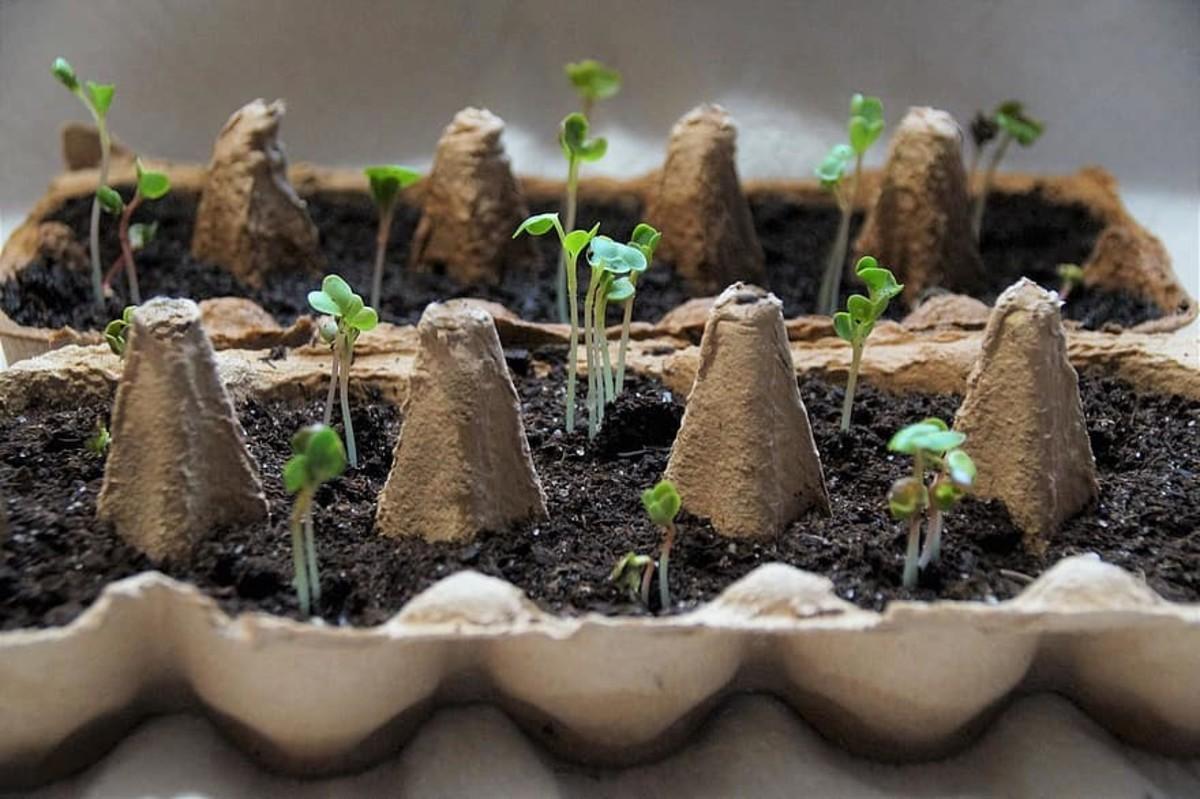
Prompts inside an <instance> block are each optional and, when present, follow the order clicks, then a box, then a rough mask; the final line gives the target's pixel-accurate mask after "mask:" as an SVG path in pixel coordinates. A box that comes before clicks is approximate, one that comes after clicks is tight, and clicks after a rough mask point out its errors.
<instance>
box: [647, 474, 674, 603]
mask: <svg viewBox="0 0 1200 799" xmlns="http://www.w3.org/2000/svg"><path fill="white" fill-rule="evenodd" d="M642 505H643V506H644V507H645V508H646V513H647V515H649V516H650V521H652V522H654V523H655V524H656V525H658V526H659V527H661V528H662V530H663V540H662V549H661V550H660V551H659V555H658V602H659V605H661V606H662V610H663V612H666V611H667V610H669V609H670V607H671V589H670V586H669V583H668V578H667V568H668V566H669V564H670V560H671V547H672V546H674V544H675V517H676V516H678V515H679V507H680V505H681V502H680V499H679V492H678V491H676V490H675V484H674V483H672V482H671V481H670V480H660V481H659V482H658V485H656V486H654V488H647V489H646V490H645V491H643V492H642Z"/></svg>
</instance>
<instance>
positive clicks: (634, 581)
mask: <svg viewBox="0 0 1200 799" xmlns="http://www.w3.org/2000/svg"><path fill="white" fill-rule="evenodd" d="M653 576H654V559H653V558H651V557H650V556H649V555H639V554H637V553H636V552H626V553H625V554H624V555H623V556H622V557H621V559H620V560H618V561H617V565H616V566H614V567H613V570H612V572H610V573H609V575H608V579H609V582H614V583H617V584H618V585H620V586H621V587H622V588H624V589H625V593H626V594H627V595H628V596H629V601H630V602H638V601H640V602H641V603H642V604H643V605H644V606H646V608H649V607H650V583H651V580H652V578H653Z"/></svg>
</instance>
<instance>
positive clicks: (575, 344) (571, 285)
mask: <svg viewBox="0 0 1200 799" xmlns="http://www.w3.org/2000/svg"><path fill="white" fill-rule="evenodd" d="M551 230H553V231H554V232H555V233H557V234H558V241H559V244H561V245H562V263H563V264H565V266H566V275H567V299H568V301H569V308H568V317H569V320H570V324H571V340H570V344H569V348H568V350H567V352H568V356H567V413H566V425H567V432H568V433H573V432H575V382H576V374H577V372H578V371H579V368H578V366H577V364H576V361H577V360H578V359H577V358H576V357H575V353H576V351H577V350H578V349H579V289H578V286H579V274H578V272H579V270H578V263H579V253H581V252H583V248H584V247H586V246H587V245H588V243H589V242H591V240H592V239H593V238H594V237H595V235H596V232H597V231H598V230H600V224H599V223H597V224H596V225H595V226H594V227H592V229H591V230H572V231H571V232H569V233H568V232H566V231H565V230H564V229H563V226H562V223H561V222H559V220H558V214H553V213H551V214H535V215H534V216H531V217H529V218H528V219H526V220H525V221H524V222H522V223H521V224H520V226H519V227H518V228H517V230H516V232H514V233H513V238H514V239H515V238H516V237H517V236H520V235H521V234H522V233H528V234H529V235H531V236H542V235H545V234H546V233H549V232H550V231H551Z"/></svg>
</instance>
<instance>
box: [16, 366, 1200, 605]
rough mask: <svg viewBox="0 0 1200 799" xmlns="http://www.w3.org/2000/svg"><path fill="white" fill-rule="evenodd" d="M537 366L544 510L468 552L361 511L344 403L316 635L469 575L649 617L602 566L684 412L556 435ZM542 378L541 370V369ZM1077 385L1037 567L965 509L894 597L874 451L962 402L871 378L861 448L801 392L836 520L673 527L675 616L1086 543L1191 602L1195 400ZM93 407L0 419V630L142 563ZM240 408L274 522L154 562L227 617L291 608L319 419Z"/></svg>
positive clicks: (943, 585)
mask: <svg viewBox="0 0 1200 799" xmlns="http://www.w3.org/2000/svg"><path fill="white" fill-rule="evenodd" d="M539 355H540V354H539V353H534V354H533V355H532V356H530V354H528V353H523V352H522V353H514V354H513V360H514V361H515V362H516V363H521V364H524V365H525V366H526V372H527V376H524V377H518V378H517V386H518V391H519V393H520V396H521V400H522V406H523V412H524V419H525V425H526V430H527V433H528V436H529V442H530V445H531V447H532V450H533V455H534V459H535V463H536V466H537V470H538V473H539V475H540V477H541V480H542V483H543V487H544V489H545V492H546V500H547V506H548V507H549V509H550V518H549V519H547V520H542V521H536V522H528V523H525V524H521V525H517V526H516V527H515V528H513V529H510V530H506V531H497V532H489V533H484V534H482V535H480V536H479V537H478V538H477V539H476V540H475V541H473V542H470V543H465V544H428V543H425V542H424V541H421V540H419V539H411V538H404V539H399V540H390V539H384V538H382V537H380V536H378V535H376V534H375V532H374V529H373V519H374V514H375V498H376V495H377V494H378V492H379V490H380V489H381V488H382V486H383V482H384V480H385V478H386V476H387V472H388V469H389V467H390V462H391V453H392V448H393V446H394V443H395V440H396V436H397V434H398V432H399V428H400V424H401V419H400V415H399V412H398V411H397V409H396V408H394V407H392V406H390V405H387V404H386V403H382V402H374V403H366V402H359V403H356V405H355V408H354V414H355V427H356V429H357V434H358V439H359V441H360V447H361V457H362V460H363V463H362V465H361V466H360V468H359V469H358V470H357V471H354V472H352V473H350V474H348V475H347V476H346V477H344V478H341V479H339V480H337V481H335V482H334V483H332V484H330V485H328V486H326V487H324V488H323V489H322V490H321V492H320V494H319V495H318V498H317V506H318V510H317V511H316V517H315V518H316V530H317V540H318V551H319V559H320V562H321V580H322V586H323V592H324V593H323V596H322V600H321V606H320V614H321V616H322V617H324V618H325V619H326V620H327V621H328V622H330V623H333V624H355V625H371V624H377V623H380V622H382V621H384V620H385V619H387V618H388V617H390V616H391V615H392V614H393V613H395V612H396V611H397V610H398V609H399V608H400V607H401V606H402V605H403V604H404V603H405V602H406V601H408V600H409V599H410V598H412V597H413V596H414V595H415V594H416V593H418V592H420V591H421V590H423V589H425V588H427V587H429V586H430V585H432V584H433V583H434V582H435V581H437V580H439V579H441V578H443V577H446V576H447V575H449V574H451V573H453V572H456V571H458V570H461V569H466V568H470V569H475V570H477V571H480V572H483V573H485V574H490V575H495V576H497V577H502V578H504V579H506V580H509V581H510V582H512V583H514V584H515V585H517V586H519V587H520V588H522V589H523V590H524V591H525V592H526V593H527V594H529V596H530V597H531V598H533V599H534V601H536V602H537V603H538V604H539V605H541V606H542V607H544V608H546V609H548V610H551V611H554V612H559V613H580V612H586V611H597V612H600V613H606V614H643V613H646V612H647V611H646V609H644V608H642V607H640V606H639V605H638V604H637V603H636V602H632V601H631V600H630V599H629V598H627V597H626V596H624V595H623V594H622V593H621V592H620V591H619V590H618V589H617V587H616V586H614V585H613V584H612V583H610V582H609V581H608V573H609V570H610V569H611V568H612V566H613V564H614V562H615V561H616V560H617V558H618V557H620V556H621V555H622V554H624V553H625V552H627V551H630V550H635V551H638V552H642V553H647V554H652V553H656V552H657V545H658V539H659V535H658V532H657V531H656V530H655V529H654V528H653V527H652V526H651V525H650V524H649V522H648V521H647V520H646V518H645V517H644V514H643V511H642V508H641V504H640V500H639V495H640V492H641V491H642V489H644V488H645V487H647V486H649V485H651V484H653V483H654V482H655V481H656V480H657V479H658V478H659V476H660V475H661V474H662V472H663V470H664V468H665V466H666V462H667V457H668V455H669V450H670V444H671V441H672V440H673V438H674V434H675V431H676V429H677V427H678V424H679V419H680V418H681V415H682V406H681V403H680V399H679V398H678V397H674V396H672V394H671V393H670V392H669V391H667V390H666V389H664V388H663V387H662V386H661V385H659V384H657V383H655V382H653V381H649V380H645V379H640V378H635V379H633V380H632V382H631V383H630V384H629V385H628V386H627V388H626V394H625V395H624V396H623V397H622V398H621V399H620V400H619V401H618V403H617V404H616V405H615V406H613V407H611V408H610V412H609V415H608V417H607V422H606V423H607V427H606V429H605V430H604V432H603V433H602V435H601V437H600V438H598V439H597V441H596V442H593V443H591V444H589V442H588V441H587V437H586V434H584V433H575V434H572V435H566V434H564V433H563V431H562V429H561V426H562V405H561V403H562V397H563V392H564V386H563V380H562V376H561V368H560V366H559V365H558V364H557V363H556V362H555V361H556V360H557V359H556V358H550V359H549V360H548V361H546V360H540V359H539ZM531 358H532V363H530V362H529V361H530V359H531ZM514 365H516V364H514ZM547 368H549V369H550V370H551V375H550V377H549V378H545V379H543V378H541V377H537V376H536V374H537V373H539V372H545V371H546V369H547ZM1082 388H1083V397H1084V404H1085V412H1086V414H1087V419H1088V431H1089V434H1090V436H1091V441H1092V447H1093V449H1094V451H1095V454H1096V459H1097V462H1098V465H1099V469H1100V484H1101V498H1100V500H1099V501H1098V503H1096V504H1095V505H1094V506H1093V507H1091V508H1089V509H1087V510H1085V511H1084V512H1083V513H1081V514H1080V515H1078V516H1077V517H1075V518H1074V519H1071V520H1070V521H1068V522H1067V523H1066V524H1065V526H1064V527H1063V529H1062V531H1061V532H1060V533H1059V534H1058V536H1057V537H1056V538H1055V540H1054V542H1053V544H1052V545H1051V547H1050V549H1049V551H1048V552H1047V553H1046V554H1045V555H1044V556H1035V555H1031V554H1029V553H1026V552H1025V551H1024V550H1023V548H1022V546H1021V536H1020V534H1019V532H1018V531H1017V530H1016V529H1015V528H1014V527H1013V525H1012V524H1011V522H1010V521H1009V519H1008V516H1007V513H1006V512H1005V511H1004V509H1003V508H1002V507H1001V506H1000V505H999V504H998V503H995V502H982V501H975V500H970V499H968V500H967V501H965V502H964V504H963V505H962V506H961V507H960V508H959V509H958V510H956V511H955V512H954V513H953V514H952V515H951V516H950V517H949V519H948V521H947V530H946V537H945V543H944V545H943V555H942V561H941V563H940V564H936V565H934V566H932V567H931V568H930V569H928V570H926V571H925V572H923V573H922V576H921V583H920V586H919V587H918V588H917V589H916V590H914V591H905V590H903V589H901V588H900V587H899V585H900V576H901V569H902V561H903V551H904V534H903V531H902V530H901V528H900V526H899V525H898V524H895V523H893V522H892V521H891V520H890V519H889V518H888V516H887V514H886V511H885V507H884V502H883V498H884V495H885V493H886V491H887V488H888V486H889V485H890V483H891V482H892V481H893V480H894V479H896V478H897V477H899V476H901V475H902V474H904V473H905V472H906V470H907V468H908V466H907V464H906V463H905V461H904V460H903V459H902V458H899V457H895V456H892V455H890V454H889V453H888V452H887V451H886V448H885V444H886V441H887V439H888V438H889V437H890V435H891V433H892V432H893V431H894V430H895V429H896V428H898V427H899V426H901V425H902V424H905V423H908V422H910V421H913V420H915V419H920V418H923V417H926V416H931V415H935V416H940V417H942V418H943V419H947V420H949V419H951V418H952V416H953V413H954V410H955V408H956V407H957V404H958V399H957V398H955V397H950V396H930V395H903V396H895V395H891V394H887V393H884V392H881V391H878V390H876V389H874V388H872V387H871V386H869V385H868V386H865V387H863V388H862V390H861V393H860V395H859V401H858V404H857V406H856V413H855V428H854V432H853V435H851V436H845V435H842V434H840V433H839V432H838V430H837V421H838V414H839V410H840V405H841V394H842V390H841V388H840V387H839V386H836V385H832V384H830V383H826V382H824V381H822V380H820V379H818V378H807V379H804V380H802V381H801V390H802V393H803V396H804V398H805V401H806V403H807V405H808V409H809V413H810V415H811V417H812V421H813V427H814V432H815V435H816V439H817V444H818V447H819V449H820V452H821V457H822V460H823V463H824V468H825V475H826V479H827V481H828V485H829V493H830V496H831V498H832V502H833V515H832V517H829V518H822V517H810V518H805V519H802V520H799V521H797V522H795V523H794V524H792V525H791V526H790V527H789V528H788V529H787V530H786V531H784V532H783V533H782V534H781V535H780V536H779V537H778V538H777V539H775V540H769V541H735V540H731V539H724V538H721V537H720V536H718V535H716V534H715V533H714V531H713V530H712V528H711V527H710V525H708V524H707V523H706V522H703V521H701V520H698V519H694V518H687V517H685V518H683V519H682V520H681V523H680V525H679V539H678V543H677V545H676V549H675V551H674V553H673V555H672V568H671V593H672V597H673V599H674V602H675V606H674V607H673V608H672V611H676V612H678V611H683V610H687V609H690V608H694V607H696V606H698V605H700V604H702V603H703V602H706V601H709V600H711V599H713V598H714V597H715V596H717V595H718V594H719V593H720V592H721V591H722V590H724V589H725V588H727V587H728V586H729V584H730V583H732V582H733V581H735V580H737V579H738V578H740V577H742V576H744V575H745V574H747V573H748V572H750V571H751V570H752V569H754V568H755V567H757V566H760V565H762V564H765V563H769V562H772V561H780V562H784V563H789V564H791V565H794V566H796V567H798V568H802V569H807V570H809V571H813V572H817V573H820V574H824V575H826V576H828V577H829V578H830V579H832V580H833V582H834V585H835V587H836V590H837V593H838V595H839V596H842V597H844V598H846V599H848V600H850V601H852V602H854V603H856V604H858V605H860V606H862V607H866V608H873V609H879V608H882V607H884V606H885V605H886V604H887V603H888V602H889V601H891V600H893V599H925V600H932V599H937V598H947V599H972V600H983V601H987V602H994V601H998V600H1002V599H1006V598H1009V597H1012V596H1014V595H1016V594H1017V593H1019V592H1020V590H1021V589H1022V588H1023V587H1024V585H1025V584H1026V583H1027V582H1028V581H1029V580H1031V579H1033V578H1035V577H1036V576H1037V575H1038V574H1040V573H1041V572H1043V571H1044V570H1045V569H1047V568H1049V567H1050V566H1051V565H1053V564H1054V563H1055V562H1056V561H1058V560H1059V559H1060V558H1062V557H1065V556H1068V555H1074V554H1078V553H1082V552H1096V553H1098V554H1099V555H1100V556H1101V557H1102V558H1103V559H1104V560H1106V561H1108V562H1111V563H1115V564H1117V565H1119V566H1121V567H1122V568H1124V569H1126V570H1128V571H1130V572H1131V573H1133V574H1136V575H1141V576H1143V577H1144V578H1145V579H1146V581H1147V582H1148V584H1149V585H1150V586H1151V587H1152V588H1153V589H1154V590H1156V591H1158V592H1159V593H1160V594H1162V595H1163V596H1164V597H1166V598H1167V599H1170V600H1174V601H1185V602H1195V601H1197V600H1200V402H1196V401H1192V400H1187V399H1183V398H1179V397H1171V396H1160V395H1148V394H1138V393H1136V392H1135V391H1134V390H1133V389H1132V388H1130V387H1129V386H1128V385H1126V384H1124V383H1121V382H1119V381H1116V380H1113V379H1109V378H1101V377H1095V376H1085V378H1084V380H1083V383H1082ZM105 413H107V405H104V404H100V403H94V404H91V405H85V406H83V407H76V408H70V409H66V410H49V409H41V410H39V411H36V412H31V413H30V414H28V415H26V416H22V417H18V418H15V419H10V420H6V421H3V422H0V492H3V494H4V497H5V498H4V500H3V504H4V507H5V508H6V510H7V515H8V518H9V528H10V530H9V537H8V540H7V541H6V542H5V543H4V544H3V545H2V546H0V629H13V628H19V627H37V626H47V625H60V624H64V623H66V622H68V621H70V620H71V619H72V618H74V617H75V616H77V615H78V614H79V613H80V612H81V611H82V610H83V609H84V608H85V607H87V606H88V605H89V604H90V603H91V602H92V601H93V600H94V599H95V598H96V596H97V595H98V594H99V592H100V591H101V589H102V588H103V587H104V585H105V584H107V583H108V582H110V581H112V580H115V579H119V578H121V577H125V576H128V575H132V574H135V573H137V572H140V571H143V570H146V569H149V568H152V565H151V564H150V563H149V562H148V561H147V560H146V559H145V558H144V557H142V556H141V555H139V554H137V553H136V552H134V551H133V550H131V549H130V548H129V547H128V546H126V545H125V544H124V543H123V542H122V541H121V539H120V538H119V537H118V536H116V534H115V533H114V531H113V530H112V528H111V527H110V526H109V525H106V524H101V523H99V522H97V521H95V519H94V514H95V502H96V496H97V493H98V491H99V489H100V484H101V481H102V477H103V459H102V458H100V457H97V456H93V455H90V454H88V453H86V452H85V451H84V447H83V444H84V440H85V438H86V437H87V435H88V434H89V433H90V431H91V429H92V426H93V423H94V421H95V418H96V417H97V416H103V415H104V414H105ZM239 413H240V416H241V419H242V422H243V424H244V426H245V427H246V430H247V434H248V437H249V441H250V445H251V449H252V452H253V454H254V456H255V458H256V459H257V460H258V462H259V464H260V466H261V469H262V474H263V477H264V485H265V489H266V492H267V495H268V499H269V501H270V507H271V514H270V518H269V520H268V521H267V522H266V523H261V524H257V525H251V526H246V527H238V528H232V529H224V530H219V531H216V532H215V533H214V535H213V536H212V537H210V538H209V539H208V540H207V541H206V542H204V543H203V544H201V545H200V546H199V548H198V549H197V551H196V554H195V558H194V560H193V562H192V563H191V564H190V565H188V564H172V563H167V564H162V565H160V567H159V568H160V569H161V570H162V571H164V572H166V573H167V574H170V575H172V576H175V577H177V578H180V579H183V580H187V581H189V582H192V583H194V584H196V585H198V586H200V588H201V589H202V590H204V591H205V592H206V593H208V594H209V595H211V596H213V597H215V598H216V599H217V601H218V602H219V603H220V605H221V606H222V607H223V608H224V609H225V610H226V611H228V612H231V613H236V612H241V611H249V610H261V611H267V612H271V613H277V614H283V615H288V616H297V615H298V612H297V609H296V602H295V595H294V592H293V591H292V588H291V585H290V581H291V556H290V548H289V547H290V543H289V535H288V531H287V514H288V509H289V499H288V497H286V496H285V494H284V492H283V489H282V486H281V484H280V480H279V475H280V472H281V469H282V467H283V463H284V461H285V460H286V459H287V457H288V455H289V445H288V442H289V439H290V437H291V434H292V432H293V431H294V430H295V429H296V428H297V427H299V426H300V425H302V424H304V423H307V422H308V421H309V420H311V419H313V418H316V417H317V416H318V415H319V413H320V407H319V401H315V402H313V403H311V404H309V405H306V406H296V405H287V404H281V403H278V402H257V401H254V402H246V403H242V404H241V405H240V407H239ZM580 418H585V417H583V415H582V407H581V416H580ZM968 450H969V446H968ZM653 610H655V611H657V610H658V609H657V608H654V609H653Z"/></svg>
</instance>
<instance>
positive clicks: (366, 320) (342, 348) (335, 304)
mask: <svg viewBox="0 0 1200 799" xmlns="http://www.w3.org/2000/svg"><path fill="white" fill-rule="evenodd" d="M308 304H309V305H311V306H312V307H313V308H314V309H315V310H316V311H318V312H320V313H323V314H328V315H329V317H330V318H329V319H326V320H324V321H322V323H321V325H320V333H321V340H322V341H324V342H325V343H326V344H328V345H329V347H330V349H331V350H332V351H333V365H332V367H331V368H332V373H331V374H330V376H329V393H328V394H326V396H325V416H324V421H325V424H329V423H330V422H331V421H332V420H333V390H334V386H337V387H338V388H339V389H340V394H341V403H342V424H343V425H344V426H345V428H346V452H347V454H348V456H349V459H350V467H351V468H357V467H358V451H357V449H356V448H355V446H354V425H353V423H352V422H351V421H350V362H351V361H352V360H353V358H354V342H356V341H358V337H359V335H360V334H361V333H365V332H366V331H368V330H374V329H375V326H376V325H377V324H379V315H378V314H377V313H375V309H374V308H371V307H370V306H368V305H366V304H364V303H363V300H362V297H360V296H358V295H357V294H355V293H354V292H353V291H351V290H350V284H348V283H347V282H346V281H345V280H342V278H340V277H338V276H337V275H326V276H325V280H323V281H322V282H321V290H320V291H310V292H309V293H308Z"/></svg>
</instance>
